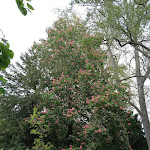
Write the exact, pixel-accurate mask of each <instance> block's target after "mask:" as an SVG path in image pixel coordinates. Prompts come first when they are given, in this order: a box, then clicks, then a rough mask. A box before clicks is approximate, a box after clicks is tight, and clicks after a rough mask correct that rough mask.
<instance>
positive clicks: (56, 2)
mask: <svg viewBox="0 0 150 150" xmlns="http://www.w3.org/2000/svg"><path fill="white" fill-rule="evenodd" d="M70 1H71V0H32V1H31V3H30V4H31V5H32V6H33V7H34V9H35V10H34V11H32V13H30V12H28V14H27V16H23V15H22V14H21V12H20V11H19V9H18V7H17V4H16V1H15V0H1V1H0V18H1V21H0V29H1V30H2V31H3V33H4V35H5V38H6V39H7V40H8V41H9V44H10V49H11V50H13V52H14V58H13V60H12V61H11V63H14V62H16V61H18V60H19V57H20V55H21V53H23V52H25V51H27V50H28V49H29V48H30V47H31V46H32V45H33V42H34V41H36V42H38V41H39V39H41V38H45V37H46V32H45V31H46V29H47V28H48V27H49V26H51V25H52V24H53V22H54V21H55V20H57V18H58V16H57V14H55V13H54V9H55V8H60V9H65V7H67V6H69V3H70ZM0 38H3V34H2V33H1V32H0Z"/></svg>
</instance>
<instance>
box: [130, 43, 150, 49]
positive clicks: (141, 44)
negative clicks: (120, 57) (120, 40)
mask: <svg viewBox="0 0 150 150" xmlns="http://www.w3.org/2000/svg"><path fill="white" fill-rule="evenodd" d="M128 43H129V44H131V45H132V44H133V45H139V46H142V47H143V48H145V49H146V50H148V51H150V48H148V47H147V46H145V45H143V43H141V42H134V41H129V42H128Z"/></svg>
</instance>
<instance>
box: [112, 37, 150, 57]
mask: <svg viewBox="0 0 150 150" xmlns="http://www.w3.org/2000/svg"><path fill="white" fill-rule="evenodd" d="M113 39H115V40H116V41H117V42H118V44H119V45H120V47H123V46H125V45H127V44H130V45H132V46H133V47H134V46H137V45H139V46H142V47H143V48H145V49H147V50H148V51H150V49H149V48H148V47H146V46H145V45H143V44H142V43H140V42H134V41H128V42H127V41H125V42H126V43H125V44H121V41H120V40H119V39H117V38H113ZM122 42H123V41H122ZM136 50H137V51H139V52H141V53H142V54H143V55H144V56H145V57H147V58H149V59H150V56H149V55H148V54H147V53H146V52H145V51H142V50H141V49H140V48H137V47H136Z"/></svg>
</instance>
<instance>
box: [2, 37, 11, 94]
mask: <svg viewBox="0 0 150 150" xmlns="http://www.w3.org/2000/svg"><path fill="white" fill-rule="evenodd" d="M9 47H10V46H9V43H8V41H7V40H5V39H2V42H0V70H5V68H7V67H8V65H9V64H10V59H12V58H13V56H14V53H13V51H12V50H10V49H9ZM5 81H6V80H5V79H4V78H3V76H2V75H1V74H0V83H1V82H5ZM4 93H5V90H4V89H3V88H2V87H0V95H1V94H4Z"/></svg>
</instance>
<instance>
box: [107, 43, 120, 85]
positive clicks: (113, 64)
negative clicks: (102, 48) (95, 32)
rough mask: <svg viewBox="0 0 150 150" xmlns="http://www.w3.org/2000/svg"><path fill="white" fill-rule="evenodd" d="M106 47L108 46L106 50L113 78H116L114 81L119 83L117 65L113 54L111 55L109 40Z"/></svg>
mask: <svg viewBox="0 0 150 150" xmlns="http://www.w3.org/2000/svg"><path fill="white" fill-rule="evenodd" d="M107 47H108V49H107V50H108V52H109V55H110V59H111V63H112V67H113V68H114V75H115V80H116V83H118V84H119V75H118V66H117V65H116V61H115V58H114V56H113V54H112V51H111V49H110V47H111V42H110V41H108V43H107Z"/></svg>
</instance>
